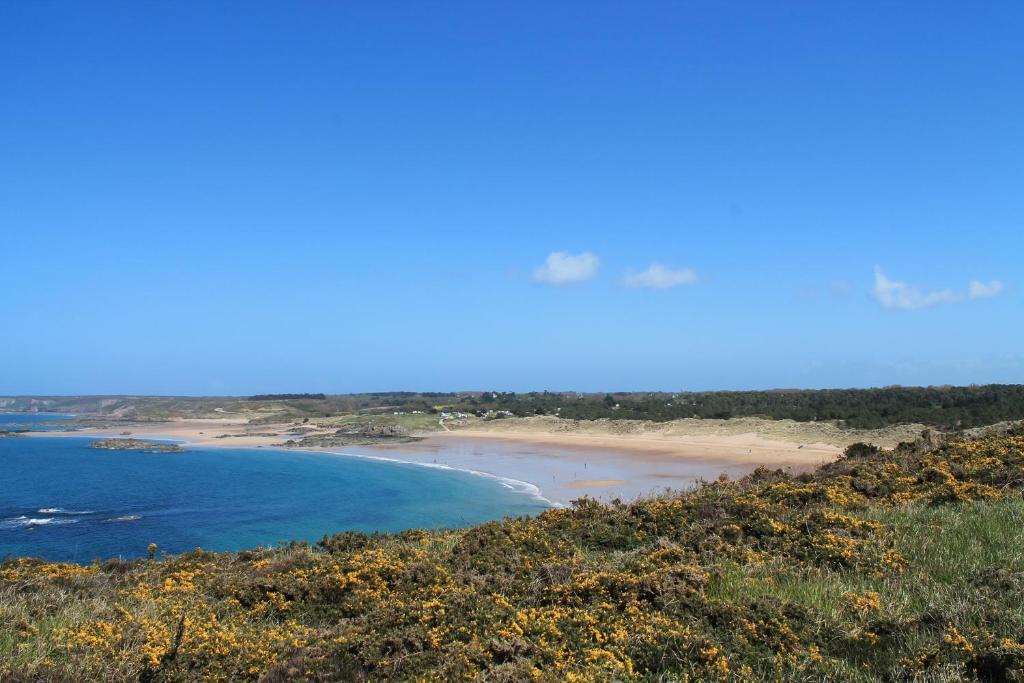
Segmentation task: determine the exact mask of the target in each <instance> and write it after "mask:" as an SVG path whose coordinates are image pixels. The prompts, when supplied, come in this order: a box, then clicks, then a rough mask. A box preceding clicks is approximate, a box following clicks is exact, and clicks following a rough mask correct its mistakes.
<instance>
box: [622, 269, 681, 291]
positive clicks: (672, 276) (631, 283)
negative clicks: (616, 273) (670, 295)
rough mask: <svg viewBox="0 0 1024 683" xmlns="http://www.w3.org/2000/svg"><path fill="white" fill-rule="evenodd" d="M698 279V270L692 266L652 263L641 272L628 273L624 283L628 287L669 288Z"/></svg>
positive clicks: (623, 279) (623, 280)
mask: <svg viewBox="0 0 1024 683" xmlns="http://www.w3.org/2000/svg"><path fill="white" fill-rule="evenodd" d="M696 281H697V273H696V271H694V270H692V269H690V268H669V267H667V266H663V265H661V264H660V263H652V264H651V266H650V268H648V269H647V270H644V271H641V272H639V273H632V272H630V273H626V275H625V277H623V278H622V284H623V285H625V286H626V287H633V288H640V287H646V288H649V289H668V288H669V287H678V286H679V285H692V284H693V283H695V282H696Z"/></svg>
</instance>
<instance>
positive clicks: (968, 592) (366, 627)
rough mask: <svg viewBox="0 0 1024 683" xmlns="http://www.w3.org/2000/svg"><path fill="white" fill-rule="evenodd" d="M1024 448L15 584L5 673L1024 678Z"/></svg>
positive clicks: (3, 589)
mask: <svg viewBox="0 0 1024 683" xmlns="http://www.w3.org/2000/svg"><path fill="white" fill-rule="evenodd" d="M1022 487H1024V437H1007V438H1000V439H987V440H980V441H962V442H954V443H949V444H946V445H944V446H942V447H940V448H938V449H935V450H931V451H927V452H918V451H916V450H915V449H913V448H912V447H910V446H907V447H904V448H901V449H897V450H894V451H877V450H876V449H871V448H862V447H856V448H851V449H850V450H849V451H848V452H847V455H846V456H845V457H843V458H841V459H839V460H838V461H836V462H834V463H831V464H829V465H827V466H825V467H822V468H821V469H819V470H817V471H816V472H813V473H810V474H805V475H800V476H796V477H793V476H788V475H786V474H784V473H782V472H773V471H768V470H759V471H757V472H755V473H754V474H752V475H751V476H749V477H746V478H744V479H743V480H740V481H718V482H714V483H709V484H705V485H703V486H701V487H700V488H699V489H697V490H695V491H692V492H687V493H682V494H678V495H671V496H664V497H659V498H652V499H646V500H641V501H637V502H632V503H620V502H614V503H611V504H602V503H598V502H595V501H593V500H588V499H583V500H580V501H577V502H576V503H575V504H574V506H573V507H571V508H567V509H553V510H549V511H547V512H545V513H543V514H541V515H539V516H537V517H533V518H519V519H506V520H504V521H501V522H490V523H487V524H482V525H480V526H476V527H473V528H470V529H465V530H456V531H439V532H428V531H410V532H405V533H403V534H398V535H387V534H385V535H380V534H378V535H366V534H360V533H354V532H346V533H342V534H338V535H336V536H332V537H327V538H325V539H324V540H323V541H321V542H320V543H319V544H318V545H317V546H314V547H310V546H308V545H305V544H293V545H291V546H289V547H284V548H278V549H259V550H253V551H246V552H241V553H219V554H214V553H208V552H203V551H195V552H192V553H187V554H184V555H179V556H176V557H166V558H162V559H155V560H137V561H133V562H110V563H107V564H94V565H90V566H87V567H81V566H77V565H67V564H49V563H45V562H41V561H36V560H30V559H15V560H9V561H7V562H5V563H3V564H2V565H0V678H4V679H10V680H22V681H28V680H46V681H54V680H56V681H60V680H67V681H81V680H103V681H128V680H144V681H154V680H161V681H183V680H209V681H229V680H262V681H293V680H296V681H298V680H314V681H328V680H343V681H350V680H353V681H359V680H438V681H448V680H487V681H529V680H535V681H687V680H690V681H696V680H708V681H740V680H752V679H760V680H794V681H812V680H854V681H891V680H922V681H954V680H963V679H971V678H973V679H977V680H983V681H1013V680H1024V550H1022V549H1024V500H1022V498H1021V495H1020V490H1021V488H1022Z"/></svg>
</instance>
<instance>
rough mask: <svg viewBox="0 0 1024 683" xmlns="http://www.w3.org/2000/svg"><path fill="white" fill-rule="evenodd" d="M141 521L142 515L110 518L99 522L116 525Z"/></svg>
mask: <svg viewBox="0 0 1024 683" xmlns="http://www.w3.org/2000/svg"><path fill="white" fill-rule="evenodd" d="M140 519H142V515H124V516H123V517H111V518H110V519H104V520H100V521H102V522H103V523H104V524H116V523H117V522H135V521H137V520H140Z"/></svg>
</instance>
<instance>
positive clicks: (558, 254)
mask: <svg viewBox="0 0 1024 683" xmlns="http://www.w3.org/2000/svg"><path fill="white" fill-rule="evenodd" d="M600 265H601V259H599V258H598V257H597V256H595V255H594V254H591V253H590V252H589V251H585V252H583V253H582V254H566V253H565V252H564V251H553V252H551V253H550V254H548V258H547V260H546V261H544V265H543V266H540V267H539V268H537V269H536V270H534V271H533V279H534V280H536V281H537V282H543V283H545V284H548V285H567V284H570V283H573V282H585V281H587V280H589V279H591V278H592V277H594V276H595V275H597V268H598V266H600Z"/></svg>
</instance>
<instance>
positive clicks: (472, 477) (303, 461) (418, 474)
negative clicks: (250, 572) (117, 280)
mask: <svg viewBox="0 0 1024 683" xmlns="http://www.w3.org/2000/svg"><path fill="white" fill-rule="evenodd" d="M66 419H68V416H66V415H41V414H32V415H25V414H20V415H19V414H14V413H6V414H2V413H0V430H3V429H32V430H43V431H46V430H51V429H53V428H55V427H54V426H53V425H52V424H51V425H48V424H47V423H54V422H58V421H60V420H66ZM12 425H17V426H16V427H14V426H12ZM93 440H95V438H94V437H93V438H90V437H87V436H84V435H83V436H59V437H48V436H22V437H8V438H0V559H2V558H5V557H15V556H29V557H39V558H42V559H45V560H48V561H63V562H77V563H89V562H92V561H94V560H97V559H100V560H104V559H108V558H113V557H121V558H134V557H142V556H145V555H146V554H147V547H148V545H149V544H150V543H155V544H156V545H157V547H158V548H159V551H160V552H166V553H181V552H185V551H189V550H193V549H195V548H203V549H206V550H215V551H224V550H243V549H248V548H255V547H258V546H274V545H278V544H281V543H286V542H289V541H293V540H294V541H310V542H313V541H317V540H319V539H320V538H322V537H323V536H324V535H325V534H333V533H337V532H341V531H346V530H356V531H363V532H373V531H382V532H384V531H387V532H396V531H401V530H404V529H410V528H430V529H439V528H457V527H464V526H469V525H473V524H478V523H480V522H484V521H488V520H493V519H500V518H503V517H507V516H520V515H532V514H537V513H539V512H541V511H543V510H544V509H546V508H547V507H549V506H550V503H548V502H547V501H545V500H544V499H543V498H540V497H539V495H538V493H537V491H536V489H535V488H534V487H532V486H530V485H529V484H524V483H522V482H516V481H514V480H509V479H502V478H497V477H491V476H487V475H481V474H479V473H472V472H467V471H461V470H452V469H443V468H437V467H429V466H426V467H425V466H422V465H417V464H411V463H403V462H395V461H385V460H374V459H368V458H366V457H349V456H345V455H335V454H327V453H312V452H303V451H294V450H276V449H268V448H260V449H255V448H195V447H189V448H188V449H187V450H186V451H184V452H180V453H147V452H140V451H127V450H126V451H110V450H103V449H95V448H90V447H89V444H90V443H91V442H92V441H93Z"/></svg>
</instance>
